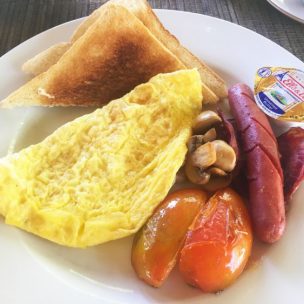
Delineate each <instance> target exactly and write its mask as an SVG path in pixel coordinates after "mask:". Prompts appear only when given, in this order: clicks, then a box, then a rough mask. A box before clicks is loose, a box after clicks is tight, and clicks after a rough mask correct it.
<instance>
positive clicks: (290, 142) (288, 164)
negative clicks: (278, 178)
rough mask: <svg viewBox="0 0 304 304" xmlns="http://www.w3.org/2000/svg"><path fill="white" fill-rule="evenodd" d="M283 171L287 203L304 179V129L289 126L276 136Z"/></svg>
mask: <svg viewBox="0 0 304 304" xmlns="http://www.w3.org/2000/svg"><path fill="white" fill-rule="evenodd" d="M278 144H279V150H280V153H281V155H282V157H281V163H282V168H283V171H284V195H285V202H286V203H288V202H289V201H290V199H291V197H292V195H293V194H294V193H295V191H296V190H297V189H298V187H299V185H300V183H301V182H302V181H303V180H304V129H302V128H300V127H297V128H290V129H289V130H288V131H287V132H285V133H284V134H282V135H280V136H279V137H278Z"/></svg>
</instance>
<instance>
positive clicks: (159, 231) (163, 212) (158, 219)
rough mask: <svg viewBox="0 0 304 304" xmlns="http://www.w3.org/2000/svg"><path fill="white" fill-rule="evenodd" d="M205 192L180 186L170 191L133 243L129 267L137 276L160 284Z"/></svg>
mask: <svg viewBox="0 0 304 304" xmlns="http://www.w3.org/2000/svg"><path fill="white" fill-rule="evenodd" d="M206 201H207V194H206V193H205V192H204V191H201V190H197V189H183V190H179V191H175V192H173V193H171V194H169V195H168V196H167V197H166V198H165V200H164V201H163V202H162V203H161V204H160V205H159V206H158V207H157V209H156V210H155V212H154V213H153V215H152V216H151V217H150V218H149V220H148V221H147V222H146V224H145V225H144V226H143V228H142V229H141V230H140V231H139V232H138V233H137V235H136V236H135V238H134V241H133V246H132V257H131V262H132V266H133V268H134V270H135V272H136V274H137V275H138V277H139V278H140V279H142V280H143V281H145V282H146V283H148V284H149V285H151V286H154V287H160V286H161V285H162V283H163V282H164V281H165V279H166V278H167V277H168V275H169V273H170V271H171V270H172V268H173V267H174V266H175V263H176V260H177V258H178V254H179V251H180V249H181V247H182V245H183V243H184V241H185V236H186V232H187V230H188V228H189V226H190V225H191V223H192V222H193V220H194V219H195V217H196V215H197V213H198V211H199V209H200V208H201V207H202V206H203V205H204V204H205V203H206Z"/></svg>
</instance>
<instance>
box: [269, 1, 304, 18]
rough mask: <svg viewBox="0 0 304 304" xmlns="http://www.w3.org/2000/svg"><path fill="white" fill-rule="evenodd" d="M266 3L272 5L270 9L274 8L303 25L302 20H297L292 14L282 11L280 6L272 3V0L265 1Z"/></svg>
mask: <svg viewBox="0 0 304 304" xmlns="http://www.w3.org/2000/svg"><path fill="white" fill-rule="evenodd" d="M267 2H268V3H269V4H270V5H272V7H274V8H275V9H277V10H278V11H279V12H281V13H282V14H283V15H285V16H287V17H289V18H291V19H293V20H295V21H297V22H300V23H302V24H304V19H302V18H299V17H297V16H295V15H293V14H292V13H289V12H288V11H287V10H285V9H283V8H282V7H281V6H279V5H278V4H277V3H275V2H273V0H267Z"/></svg>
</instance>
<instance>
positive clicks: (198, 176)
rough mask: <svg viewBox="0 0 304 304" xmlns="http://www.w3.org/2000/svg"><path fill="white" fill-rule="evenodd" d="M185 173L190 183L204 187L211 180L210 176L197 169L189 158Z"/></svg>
mask: <svg viewBox="0 0 304 304" xmlns="http://www.w3.org/2000/svg"><path fill="white" fill-rule="evenodd" d="M185 173H186V176H187V178H188V179H189V181H190V182H192V183H194V184H198V185H204V184H206V183H208V182H209V180H210V174H209V173H207V172H204V171H203V170H201V169H199V168H197V167H195V166H194V165H193V163H192V160H191V157H188V158H187V161H186V165H185Z"/></svg>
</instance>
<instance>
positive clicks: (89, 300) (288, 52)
mask: <svg viewBox="0 0 304 304" xmlns="http://www.w3.org/2000/svg"><path fill="white" fill-rule="evenodd" d="M156 11H162V12H163V11H170V12H171V11H174V12H176V13H178V14H180V15H183V14H191V15H193V14H195V15H199V16H200V17H201V16H203V17H206V18H208V19H210V20H213V21H214V19H216V22H223V23H226V22H228V23H230V24H232V25H233V26H234V28H239V27H241V30H243V29H245V30H247V31H250V32H252V33H253V34H255V36H256V35H258V36H260V38H259V39H261V38H262V39H265V41H270V42H271V44H273V45H275V46H276V47H279V48H281V49H282V50H284V51H285V52H286V55H288V56H290V55H291V56H290V57H294V58H295V59H297V60H298V61H299V62H300V63H302V64H303V62H302V61H301V60H300V59H299V58H297V57H296V56H295V55H294V54H292V53H291V52H290V51H288V50H286V49H285V48H283V47H282V46H280V45H278V44H277V43H275V42H274V41H272V40H271V39H269V38H267V37H264V36H263V35H261V34H259V33H256V32H254V31H253V30H250V29H248V28H246V27H244V26H241V25H238V24H236V23H233V22H230V21H227V20H223V19H220V18H217V17H212V16H208V15H204V14H199V13H192V12H184V11H178V10H168V9H160V10H156ZM83 18H85V17H83ZM81 19H82V18H78V19H74V20H71V21H68V22H65V23H62V24H59V25H57V26H54V27H52V28H50V29H47V30H45V31H43V32H41V33H39V34H37V35H35V36H33V37H31V38H29V39H27V40H25V41H24V42H22V43H20V44H19V45H17V46H16V47H14V48H13V49H11V50H10V51H8V52H7V53H6V54H10V52H11V51H13V50H14V49H15V48H17V47H20V46H21V45H23V44H24V43H29V41H30V40H32V39H33V40H34V39H35V38H36V39H37V38H38V36H39V35H43V34H45V33H46V32H48V31H51V30H54V29H55V28H58V27H61V26H65V25H66V24H67V23H73V22H75V21H77V20H81ZM6 54H4V55H3V56H1V57H0V62H1V61H2V58H3V57H4V58H3V60H6V56H5V55H6ZM39 268H42V267H39ZM4 299H5V298H4ZM17 300H18V299H17ZM34 302H35V301H34ZM88 302H91V299H90V297H88ZM105 302H106V303H110V302H109V301H108V300H107V299H106V301H105ZM35 303H36V302H35Z"/></svg>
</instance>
